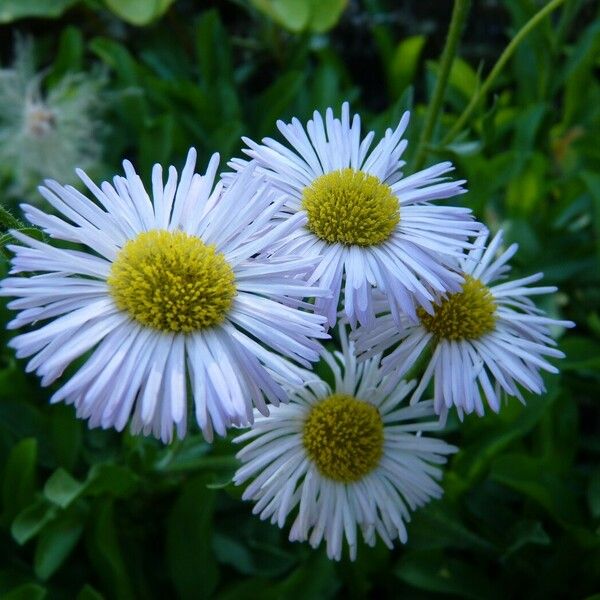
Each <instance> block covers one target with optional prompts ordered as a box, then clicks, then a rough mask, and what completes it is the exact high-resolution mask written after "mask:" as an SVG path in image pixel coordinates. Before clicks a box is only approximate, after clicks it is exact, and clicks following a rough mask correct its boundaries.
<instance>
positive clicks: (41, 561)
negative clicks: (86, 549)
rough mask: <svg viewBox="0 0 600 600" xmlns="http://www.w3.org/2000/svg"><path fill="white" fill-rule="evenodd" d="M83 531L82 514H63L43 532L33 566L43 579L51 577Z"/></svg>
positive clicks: (38, 541)
mask: <svg viewBox="0 0 600 600" xmlns="http://www.w3.org/2000/svg"><path fill="white" fill-rule="evenodd" d="M82 532H83V519H82V516H81V515H79V514H76V513H69V514H63V515H61V516H60V517H59V518H57V519H55V520H54V521H53V522H52V523H50V524H49V525H48V526H47V527H45V528H44V530H43V531H42V532H41V534H40V536H39V538H38V540H37V546H36V549H35V555H34V559H33V568H34V570H35V574H36V575H37V576H38V577H39V578H40V579H42V580H46V579H48V578H49V577H51V576H52V575H53V574H54V573H55V571H56V570H57V569H59V568H60V566H61V565H62V564H63V563H64V561H65V560H66V559H67V557H68V556H69V554H70V553H71V552H72V551H73V549H74V548H75V545H76V544H77V542H78V541H79V538H80V537H81V534H82Z"/></svg>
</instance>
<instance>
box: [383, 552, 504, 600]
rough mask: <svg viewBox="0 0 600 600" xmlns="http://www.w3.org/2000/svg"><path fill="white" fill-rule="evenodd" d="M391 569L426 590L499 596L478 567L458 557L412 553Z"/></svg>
mask: <svg viewBox="0 0 600 600" xmlns="http://www.w3.org/2000/svg"><path fill="white" fill-rule="evenodd" d="M394 573H395V574H396V576H397V577H399V578H400V579H401V580H402V581H404V582H405V583H407V584H409V585H411V586H413V587H415V588H417V589H420V590H424V591H426V592H437V593H441V594H453V595H457V596H459V597H460V598H472V599H473V600H480V599H481V600H483V599H485V600H489V599H493V598H500V597H501V596H500V594H499V592H498V591H496V589H495V588H494V586H493V584H492V583H491V582H490V581H489V580H487V579H486V578H485V576H484V575H483V574H482V573H481V572H480V571H479V569H477V567H474V566H471V565H469V564H467V563H465V562H462V561H459V560H452V559H448V560H446V559H442V558H436V557H435V555H433V556H432V555H430V554H420V553H418V554H417V553H412V554H408V555H407V556H405V557H404V558H403V559H402V560H400V562H399V563H398V566H397V567H396V569H395V570H394Z"/></svg>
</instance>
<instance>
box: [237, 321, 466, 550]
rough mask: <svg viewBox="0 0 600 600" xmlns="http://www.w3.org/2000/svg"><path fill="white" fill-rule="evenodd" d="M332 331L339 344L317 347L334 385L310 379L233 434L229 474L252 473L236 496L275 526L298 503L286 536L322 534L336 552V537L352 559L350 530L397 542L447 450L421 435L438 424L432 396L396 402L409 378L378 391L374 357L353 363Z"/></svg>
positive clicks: (435, 489)
mask: <svg viewBox="0 0 600 600" xmlns="http://www.w3.org/2000/svg"><path fill="white" fill-rule="evenodd" d="M340 337H341V342H342V352H334V353H330V352H324V354H323V359H324V360H325V361H326V363H327V365H328V366H329V369H330V370H331V373H332V379H333V381H334V383H333V386H330V385H329V384H328V383H326V382H325V381H323V380H320V379H316V378H315V379H313V380H312V381H309V382H308V383H307V384H306V386H304V387H301V388H296V389H295V390H293V391H292V392H291V400H290V403H289V404H287V405H285V406H284V405H280V406H279V407H276V408H273V409H272V411H271V416H269V417H268V418H263V417H260V416H258V415H257V419H256V421H255V423H254V426H253V428H252V429H251V430H250V431H248V432H246V433H244V434H242V435H241V436H239V437H238V438H236V440H235V441H236V442H238V443H242V442H247V443H246V445H245V446H244V448H243V449H242V450H240V452H239V453H238V455H237V456H238V458H239V459H240V460H241V461H242V462H243V463H244V464H243V466H241V467H240V469H239V470H238V471H237V473H236V474H235V476H234V481H235V483H236V484H238V485H239V484H242V483H244V482H246V481H248V480H252V481H251V482H250V483H249V485H248V487H247V488H246V490H245V492H244V496H243V497H244V498H245V499H246V500H253V501H255V502H256V505H255V507H254V512H255V513H257V514H260V517H261V518H262V519H268V518H270V519H271V522H272V523H277V524H278V525H279V527H283V526H284V524H285V521H286V519H287V517H288V516H289V515H290V513H292V512H295V509H296V508H297V514H296V517H295V519H294V522H293V525H292V527H291V531H290V540H299V541H305V540H308V541H309V543H310V544H311V545H312V546H313V547H317V546H318V545H319V544H320V543H321V541H322V540H325V542H326V544H327V555H328V556H329V557H330V558H334V559H336V560H339V559H340V558H341V555H342V545H343V539H344V538H345V539H346V542H347V544H348V547H349V552H350V557H351V558H352V559H354V558H356V551H357V529H359V530H360V532H361V533H362V537H363V539H364V541H365V542H366V543H367V544H369V545H371V546H372V545H374V544H375V541H376V537H377V536H379V537H380V538H381V539H382V540H383V541H384V542H385V543H386V544H387V545H388V546H389V547H392V543H393V541H394V540H395V539H396V538H399V539H400V540H401V541H402V542H405V541H406V539H407V532H406V525H405V523H406V522H407V521H409V520H410V511H411V510H414V509H416V508H417V507H419V506H422V505H423V504H425V503H426V502H427V501H428V500H429V499H430V498H432V497H439V496H441V494H442V489H441V487H440V486H439V485H438V483H437V480H438V479H440V477H441V471H440V469H439V466H438V465H440V464H442V463H444V462H445V461H446V458H445V455H447V454H449V453H452V452H454V451H455V450H456V448H454V447H453V446H450V445H448V444H446V443H445V442H444V441H442V440H438V439H433V438H428V437H426V436H421V432H423V431H429V430H433V429H436V428H438V427H439V424H438V423H437V422H435V421H431V420H429V418H430V417H432V416H433V414H434V413H433V408H432V403H431V402H421V403H419V404H417V405H415V406H401V404H402V401H403V399H404V398H405V397H406V395H407V394H408V393H409V391H410V390H411V389H412V388H413V384H410V383H405V382H401V383H399V384H398V385H397V386H396V387H395V388H394V390H393V391H392V392H386V391H384V388H385V384H386V380H385V379H384V378H383V376H382V373H381V368H380V364H379V361H380V358H381V357H380V356H374V357H373V358H371V359H369V360H367V361H365V362H363V363H361V364H357V362H356V358H355V355H354V344H353V343H352V342H350V343H349V342H348V340H347V337H346V334H345V332H344V330H343V329H342V328H341V327H340Z"/></svg>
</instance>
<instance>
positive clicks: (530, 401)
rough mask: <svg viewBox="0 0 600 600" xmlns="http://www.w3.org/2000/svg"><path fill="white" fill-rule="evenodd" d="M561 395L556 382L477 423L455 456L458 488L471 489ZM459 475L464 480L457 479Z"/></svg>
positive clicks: (453, 474)
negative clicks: (474, 432) (471, 437)
mask: <svg viewBox="0 0 600 600" xmlns="http://www.w3.org/2000/svg"><path fill="white" fill-rule="evenodd" d="M550 382H552V380H550ZM557 397H558V388H557V387H556V384H553V385H550V386H549V387H548V391H547V393H546V395H545V396H544V397H542V398H539V397H536V396H534V395H527V396H526V399H527V404H526V405H525V406H521V405H519V404H518V401H517V400H515V399H514V398H513V399H511V400H510V401H509V405H508V406H505V407H503V408H502V412H501V414H500V415H499V416H492V415H488V416H487V417H486V420H485V422H484V423H479V422H477V423H476V426H477V427H476V429H477V435H476V438H475V439H474V440H473V441H472V442H470V443H464V444H463V447H462V448H461V451H460V452H459V454H457V455H456V458H455V459H454V465H453V466H454V469H453V471H452V473H451V475H452V476H453V478H452V483H453V484H456V485H457V488H456V491H457V492H460V491H461V490H463V491H464V490H465V489H468V488H469V487H470V486H471V485H472V483H473V482H474V481H475V480H476V479H477V478H479V477H481V476H482V474H483V473H484V472H485V470H486V469H487V468H488V466H489V464H490V462H491V461H492V460H493V459H494V458H495V457H496V456H497V455H498V454H500V452H502V450H504V449H505V448H506V447H507V446H509V445H510V444H511V443H513V442H514V441H515V440H518V439H520V438H522V437H523V436H524V435H526V434H527V433H529V432H530V431H531V430H532V429H533V428H534V427H535V425H536V424H537V423H538V422H539V420H540V419H541V418H542V416H543V415H544V413H545V411H546V410H547V409H548V407H549V406H550V405H551V404H552V403H553V402H554V401H555V400H556V398H557ZM456 475H458V476H460V477H461V479H459V480H455V479H454V477H455V476H456ZM448 479H449V480H450V479H451V478H448Z"/></svg>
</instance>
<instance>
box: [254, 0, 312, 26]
mask: <svg viewBox="0 0 600 600" xmlns="http://www.w3.org/2000/svg"><path fill="white" fill-rule="evenodd" d="M252 4H253V5H254V6H255V7H256V8H257V9H258V10H260V11H261V12H262V13H264V14H265V15H267V16H268V17H270V18H271V19H273V21H275V22H276V23H279V24H280V25H283V26H284V27H285V28H286V29H289V30H290V31H295V32H299V31H302V30H303V29H305V28H306V26H307V25H308V22H309V19H310V4H309V3H308V2H298V0H252Z"/></svg>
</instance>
